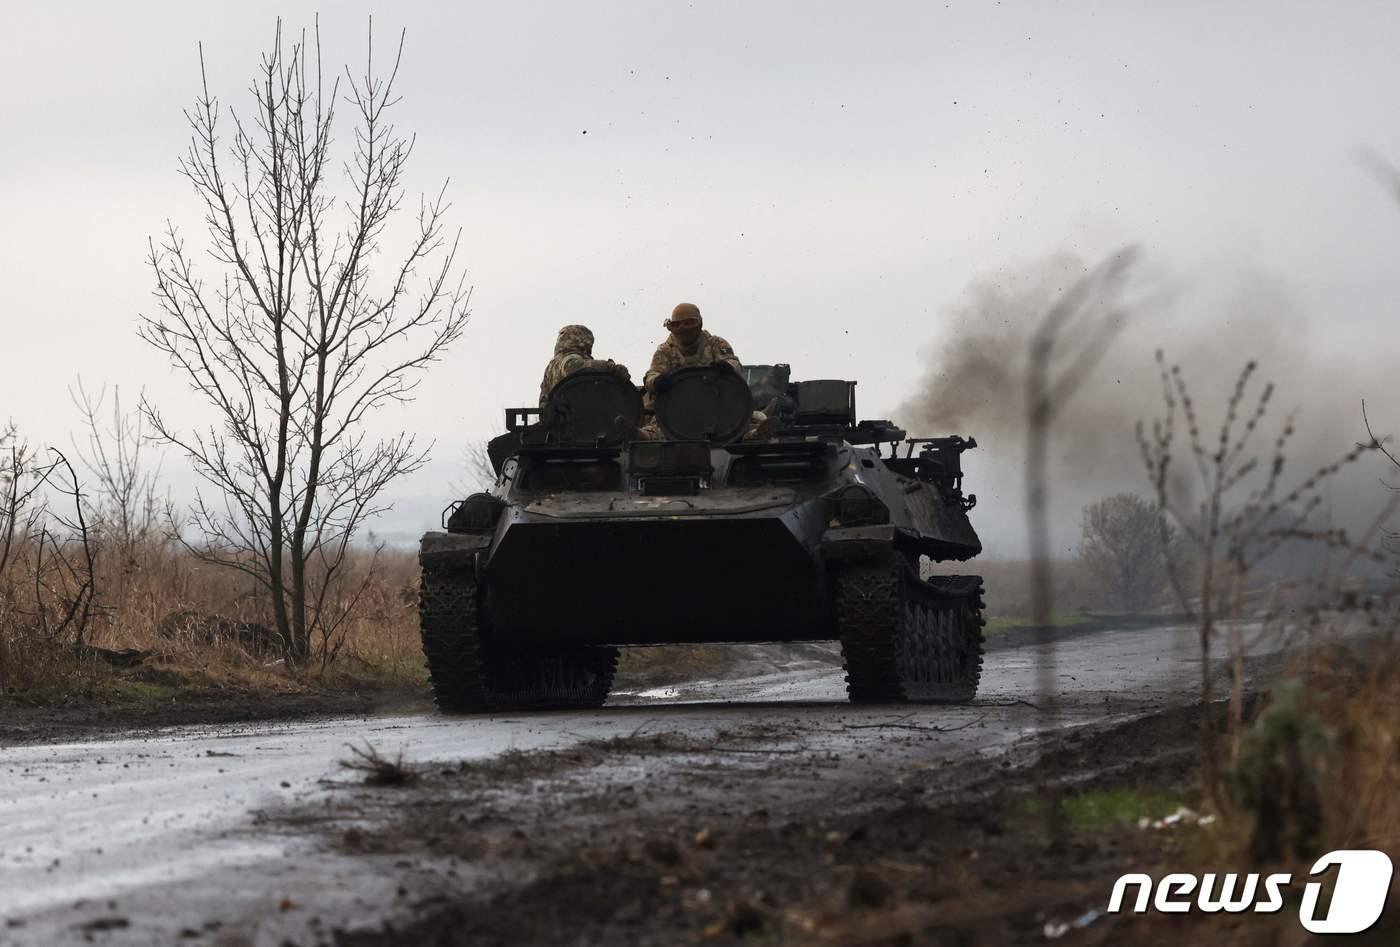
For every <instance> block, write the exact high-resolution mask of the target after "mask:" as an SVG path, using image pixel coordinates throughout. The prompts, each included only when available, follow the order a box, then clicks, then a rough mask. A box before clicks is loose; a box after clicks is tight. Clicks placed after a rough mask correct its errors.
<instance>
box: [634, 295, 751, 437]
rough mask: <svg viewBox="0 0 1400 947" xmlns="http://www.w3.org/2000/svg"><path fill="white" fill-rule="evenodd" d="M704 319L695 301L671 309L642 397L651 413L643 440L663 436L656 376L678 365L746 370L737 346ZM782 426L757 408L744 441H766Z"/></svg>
mask: <svg viewBox="0 0 1400 947" xmlns="http://www.w3.org/2000/svg"><path fill="white" fill-rule="evenodd" d="M704 324H705V322H704V319H702V318H701V316H700V307H699V306H696V305H695V304H694V303H681V304H680V305H678V306H677V307H676V308H675V309H673V310H671V318H669V319H667V320H666V321H665V322H664V323H663V325H665V326H666V329H667V330H668V331H669V332H670V333H671V334H670V336H668V337H667V339H666V341H665V342H662V343H661V344H660V345H658V346H657V347H656V354H654V355H652V357H651V367H650V368H648V369H647V373H646V375H645V376H644V378H643V383H644V384H645V385H646V392H645V393H644V394H643V396H642V406H643V407H644V408H645V409H646V413H647V415H648V416H649V419H648V421H647V423H646V424H645V425H644V426H643V427H642V428H641V430H640V431H639V432H638V436H639V438H640V439H642V440H654V439H656V438H659V437H661V430H660V427H659V426H658V425H657V423H656V418H655V416H654V412H655V410H656V379H657V378H659V377H660V376H662V375H664V374H665V373H666V372H670V371H675V370H676V369H678V368H691V367H693V366H697V365H727V366H729V367H730V368H731V369H732V370H733V371H735V372H736V373H739V372H742V371H743V365H741V364H740V362H739V356H737V355H735V354H734V348H733V346H731V345H730V344H729V343H728V342H726V341H725V340H724V339H722V338H721V337H719V336H717V335H714V334H712V333H710V332H707V331H705V329H704ZM777 429H778V419H777V418H769V417H768V416H767V415H765V414H764V413H763V412H762V411H755V412H754V413H753V418H752V419H751V420H750V421H749V429H748V431H747V432H746V433H745V434H744V440H746V441H748V440H765V439H767V438H769V437H772V436H773V433H774V432H775V431H776V430H777Z"/></svg>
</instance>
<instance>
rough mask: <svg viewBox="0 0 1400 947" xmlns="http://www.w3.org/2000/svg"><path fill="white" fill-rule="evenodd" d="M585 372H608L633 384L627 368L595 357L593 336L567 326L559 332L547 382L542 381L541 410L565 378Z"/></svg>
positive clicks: (546, 378)
mask: <svg viewBox="0 0 1400 947" xmlns="http://www.w3.org/2000/svg"><path fill="white" fill-rule="evenodd" d="M585 368H606V369H608V370H610V371H612V372H613V373H614V374H616V375H617V376H618V377H620V378H622V379H623V380H625V381H630V380H631V375H630V374H629V373H628V371H627V366H625V365H618V364H616V363H615V362H613V360H612V359H610V358H609V359H600V358H594V357H593V333H592V332H590V331H589V329H588V327H587V326H565V327H564V328H562V329H560V330H559V339H558V341H556V342H555V343H554V358H552V359H550V360H549V364H548V365H546V366H545V368H544V378H543V380H541V381H540V407H541V408H543V407H544V403H545V402H546V401H548V400H549V394H550V392H552V391H553V390H554V386H555V385H557V384H559V383H560V382H561V381H563V380H564V378H565V376H567V375H572V374H573V373H574V372H576V371H580V370H581V369H585Z"/></svg>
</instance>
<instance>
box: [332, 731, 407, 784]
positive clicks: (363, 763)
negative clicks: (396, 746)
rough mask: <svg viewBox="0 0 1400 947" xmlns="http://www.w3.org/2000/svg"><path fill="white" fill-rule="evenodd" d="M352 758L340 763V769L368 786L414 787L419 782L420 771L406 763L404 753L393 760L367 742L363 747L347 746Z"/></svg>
mask: <svg viewBox="0 0 1400 947" xmlns="http://www.w3.org/2000/svg"><path fill="white" fill-rule="evenodd" d="M345 748H346V749H347V750H349V751H350V756H349V757H348V758H346V759H342V760H341V761H340V768H341V769H343V770H347V771H348V772H351V773H354V774H355V775H357V776H359V777H360V780H361V782H363V783H364V784H365V785H366V786H412V785H414V784H415V783H417V782H418V779H419V777H420V775H421V774H420V772H419V769H418V768H417V767H416V766H414V765H412V764H410V763H407V762H405V760H404V755H403V751H402V750H400V751H399V753H398V755H397V756H395V757H393V758H392V759H391V758H389V757H387V756H385V755H384V754H383V753H381V752H380V751H379V749H378V748H377V747H375V745H374V744H372V743H370V742H368V741H366V742H365V745H364V746H363V747H358V746H355V745H354V744H348V743H347V744H346V746H345Z"/></svg>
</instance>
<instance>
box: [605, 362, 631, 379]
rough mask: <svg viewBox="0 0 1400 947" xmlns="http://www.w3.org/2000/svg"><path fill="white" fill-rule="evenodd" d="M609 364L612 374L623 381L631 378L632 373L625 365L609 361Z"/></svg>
mask: <svg viewBox="0 0 1400 947" xmlns="http://www.w3.org/2000/svg"><path fill="white" fill-rule="evenodd" d="M609 365H611V367H612V370H613V374H614V375H616V376H617V377H618V378H621V379H622V380H623V381H631V380H632V373H631V372H629V371H628V370H627V366H626V365H617V364H614V363H611V362H610V363H609Z"/></svg>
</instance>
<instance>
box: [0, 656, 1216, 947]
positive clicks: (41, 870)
mask: <svg viewBox="0 0 1400 947" xmlns="http://www.w3.org/2000/svg"><path fill="white" fill-rule="evenodd" d="M1045 655H1046V648H1045V646H1044V645H1036V646H1028V647H1022V648H1013V649H1007V650H1002V651H993V652H991V653H989V654H988V655H987V660H986V666H985V670H984V675H983V685H982V688H981V691H980V693H979V697H978V699H977V701H976V702H975V703H973V704H971V705H968V706H962V707H916V706H911V705H887V706H875V707H852V706H850V705H848V704H847V703H846V702H845V691H844V683H843V680H842V676H841V672H840V670H839V668H835V667H815V668H813V667H808V668H804V669H801V670H793V671H788V672H783V673H776V674H767V675H763V676H761V677H757V678H752V679H748V680H741V681H728V682H701V683H698V684H696V685H694V686H693V687H688V688H686V689H685V691H684V692H676V691H656V692H643V693H639V694H631V695H627V694H621V695H618V697H617V698H616V700H615V702H614V703H615V704H616V706H610V707H608V708H605V709H603V710H601V711H591V712H587V713H550V714H520V715H510V716H501V717H494V718H471V719H446V718H441V717H437V716H433V715H424V716H407V717H380V718H370V719H335V720H322V721H318V722H314V723H296V724H286V725H278V724H259V725H249V726H241V727H209V728H201V727H189V728H179V729H176V730H169V731H164V732H157V733H153V734H148V735H144V736H140V737H137V738H132V739H122V740H106V741H101V742H91V743H75V744H63V745H41V746H23V747H15V748H3V749H0V943H3V944H12V943H13V944H52V943H68V942H78V943H81V942H85V941H87V940H92V941H95V942H100V943H168V942H174V941H177V940H180V939H182V938H183V941H184V942H190V943H193V942H205V943H223V944H241V943H273V944H275V943H280V942H282V940H283V939H285V938H288V937H290V938H292V939H293V940H295V941H297V942H303V941H305V942H316V941H317V940H318V939H320V933H319V932H318V930H317V927H316V924H317V923H318V921H317V918H319V917H322V916H324V917H330V918H335V919H336V921H337V922H338V923H342V924H344V923H347V922H348V923H352V924H353V923H354V922H355V921H356V920H357V919H359V920H362V921H363V922H364V923H370V922H373V921H375V920H376V919H377V918H379V917H381V916H382V915H383V914H384V912H385V911H386V910H388V908H387V907H386V906H389V905H392V904H393V902H394V897H395V893H396V892H397V891H398V890H399V889H400V888H402V887H403V886H404V885H405V884H412V883H414V880H415V879H414V877H413V875H414V871H415V869H414V867H413V866H411V865H409V864H408V863H406V862H403V861H401V860H400V861H395V860H394V859H392V858H385V857H375V856H355V857H351V856H347V855H343V854H337V853H334V852H331V851H328V850H327V849H326V846H325V845H323V844H321V843H320V842H319V841H318V839H317V838H316V837H315V835H314V833H310V832H305V831H295V830H293V829H291V828H289V827H288V826H287V825H286V824H284V823H279V822H278V821H277V820H258V819H257V818H255V814H257V813H260V812H265V811H270V810H285V809H288V808H292V807H296V808H298V809H300V810H301V811H314V810H315V808H316V807H318V806H321V807H326V808H328V809H329V808H330V807H331V806H333V805H335V804H336V801H337V799H338V798H340V797H343V796H344V795H345V794H346V793H347V792H351V791H352V788H351V786H350V783H351V782H352V780H351V779H350V777H349V776H348V774H346V773H345V772H343V771H342V770H340V769H339V768H338V765H337V763H338V761H339V760H341V759H344V758H346V757H347V755H348V753H347V750H346V745H347V744H348V743H351V742H353V743H356V744H363V743H364V742H366V741H368V742H370V743H372V744H373V745H374V746H375V747H376V748H378V749H379V750H380V751H382V752H385V753H387V754H388V755H390V756H392V755H394V754H396V753H398V752H400V751H402V753H403V754H404V756H405V758H406V759H408V760H410V761H412V762H414V763H418V764H423V763H429V762H443V763H445V762H448V761H458V760H462V759H471V758H486V757H491V756H494V755H497V754H500V753H502V752H504V751H507V750H549V749H558V748H561V747H567V746H570V745H571V744H578V743H580V742H583V741H589V740H597V739H604V738H609V737H619V736H628V735H632V734H636V733H638V732H645V733H648V734H682V735H685V736H688V737H694V738H697V739H708V738H711V737H715V736H716V735H717V734H721V733H726V732H735V731H736V730H737V729H743V728H747V729H748V731H749V733H750V736H749V737H748V741H749V742H748V743H747V744H746V745H747V746H748V747H749V749H747V750H745V752H747V753H755V752H757V753H760V754H761V753H762V752H764V748H765V747H766V748H767V750H768V751H770V752H774V753H777V752H791V747H793V746H794V745H800V746H801V747H802V748H803V749H804V751H820V752H822V753H825V754H828V755H829V757H830V758H831V759H833V760H840V759H842V758H855V757H856V756H859V757H861V758H862V759H864V758H866V757H867V756H868V755H869V754H871V753H872V752H874V751H875V750H877V749H878V750H879V751H881V752H884V753H889V754H897V753H899V752H904V750H902V749H901V747H902V746H903V744H902V743H900V742H899V737H900V736H901V735H902V736H904V737H906V738H907V737H908V736H909V735H910V732H912V731H922V734H921V735H922V737H923V739H922V742H921V743H920V745H919V747H918V758H917V761H916V762H917V765H919V766H923V767H934V766H938V765H943V764H946V763H947V762H948V761H954V760H963V759H968V758H971V757H976V756H978V755H979V754H980V755H984V756H988V757H995V756H996V755H997V754H999V753H1002V752H1005V751H1006V749H1007V748H1009V747H1011V746H1012V745H1013V744H1015V743H1016V742H1017V741H1018V740H1021V739H1022V738H1024V737H1026V736H1027V735H1028V734H1030V733H1032V732H1033V731H1034V730H1035V729H1036V728H1037V727H1041V726H1051V727H1057V728H1058V727H1066V726H1074V725H1078V724H1084V723H1092V722H1100V721H1103V720H1106V719H1111V718H1114V717H1122V716H1126V715H1131V714H1134V713H1141V712H1143V711H1145V710H1149V709H1152V708H1153V707H1155V706H1161V705H1165V704H1171V703H1177V702H1182V701H1185V700H1187V699H1189V697H1190V696H1191V694H1192V692H1193V689H1194V686H1195V681H1196V677H1195V675H1196V674H1197V673H1198V671H1197V665H1196V663H1195V651H1194V642H1193V640H1192V634H1191V633H1190V632H1189V631H1188V630H1187V629H1184V628H1155V629H1148V630H1133V631H1121V632H1104V633H1099V634H1094V635H1088V636H1084V637H1080V638H1075V639H1072V640H1068V641H1064V642H1061V643H1060V644H1059V645H1058V647H1057V651H1056V655H1057V680H1058V681H1059V689H1058V690H1059V694H1060V699H1059V701H1058V704H1057V708H1056V711H1055V713H1054V715H1053V718H1049V717H1047V715H1046V714H1044V713H1042V712H1040V711H1038V710H1037V709H1036V707H1035V706H1033V705H1032V703H1029V702H1033V701H1035V699H1036V696H1037V695H1036V680H1037V679H1036V673H1037V668H1038V667H1039V665H1040V663H1041V662H1042V661H1043V660H1044V658H1045ZM938 731H946V732H938ZM753 734H760V735H759V736H754V735H753ZM659 765H662V764H661V763H658V766H659ZM633 766H634V768H635V769H636V772H635V777H636V778H638V779H649V778H651V777H652V776H653V775H654V774H653V773H652V772H651V771H650V770H649V768H648V766H647V764H646V762H645V761H643V762H642V764H641V765H640V766H639V767H638V765H637V764H635V763H634V764H633ZM526 788H528V787H526ZM355 791H358V788H357V787H356V790H355ZM308 924H309V925H310V926H309V927H308V926H307V925H308Z"/></svg>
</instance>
